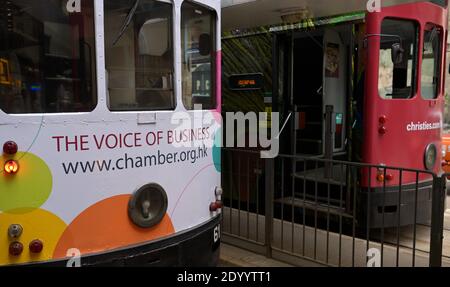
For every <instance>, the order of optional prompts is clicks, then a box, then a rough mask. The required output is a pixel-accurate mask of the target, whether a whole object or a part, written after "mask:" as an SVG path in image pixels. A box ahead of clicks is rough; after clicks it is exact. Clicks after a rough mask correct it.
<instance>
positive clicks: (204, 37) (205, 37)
mask: <svg viewBox="0 0 450 287" xmlns="http://www.w3.org/2000/svg"><path fill="white" fill-rule="evenodd" d="M198 48H199V51H200V55H202V56H207V55H209V54H211V36H210V35H209V34H201V35H200V38H199V39H198Z"/></svg>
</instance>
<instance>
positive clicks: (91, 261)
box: [14, 216, 221, 267]
mask: <svg viewBox="0 0 450 287" xmlns="http://www.w3.org/2000/svg"><path fill="white" fill-rule="evenodd" d="M220 219H221V216H216V217H214V218H213V219H212V220H210V221H209V222H207V223H206V224H203V225H200V226H197V227H195V228H192V229H191V230H188V231H185V232H183V233H180V234H178V235H175V236H173V237H170V238H167V239H162V240H159V241H154V242H149V243H145V244H142V245H139V246H133V247H128V248H125V249H121V250H114V251H109V252H106V253H101V254H93V255H86V256H82V257H81V265H82V266H174V267H212V266H216V265H217V264H218V262H219V252H220V240H219V241H218V242H214V237H213V232H214V228H215V227H216V226H218V225H219V224H220V222H221V221H220ZM199 251H201V252H199ZM68 260H69V259H64V260H59V261H46V262H36V263H27V264H20V265H14V266H53V267H66V265H67V261H68Z"/></svg>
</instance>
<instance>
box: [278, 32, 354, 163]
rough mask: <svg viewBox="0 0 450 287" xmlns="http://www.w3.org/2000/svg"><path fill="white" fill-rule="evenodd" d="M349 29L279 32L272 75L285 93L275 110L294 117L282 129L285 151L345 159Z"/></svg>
mask: <svg viewBox="0 0 450 287" xmlns="http://www.w3.org/2000/svg"><path fill="white" fill-rule="evenodd" d="M352 28H353V25H341V26H337V27H330V28H327V27H325V28H318V29H316V30H314V31H298V32H291V33H290V34H285V35H277V53H276V55H275V57H277V59H276V61H277V62H278V63H279V67H278V74H277V75H275V77H277V78H278V81H279V82H282V81H284V83H285V84H284V85H283V83H281V84H280V87H279V90H280V91H283V92H282V94H281V95H280V96H281V99H282V100H280V101H278V103H279V107H278V110H280V111H282V113H283V114H288V115H289V114H291V116H292V119H293V120H292V121H291V125H290V129H289V131H283V133H286V134H285V135H284V136H283V137H282V141H284V142H282V144H281V146H282V152H283V153H285V154H291V155H307V156H314V157H322V158H324V157H325V158H330V159H333V158H334V159H336V158H338V159H348V157H347V148H346V144H347V142H348V141H347V136H348V128H349V126H348V123H349V122H351V121H352V119H351V114H349V113H348V112H347V110H348V108H347V107H348V106H349V105H351V101H352V98H353V91H352V88H351V86H352V85H351V80H352V79H353V78H352V77H353V73H352V69H351V67H352V66H351V64H352V56H353V51H354V50H353V48H352V47H353V46H352V37H353V34H352ZM274 82H275V81H274ZM287 142H289V143H287Z"/></svg>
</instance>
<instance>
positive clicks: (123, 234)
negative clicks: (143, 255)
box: [53, 195, 175, 259]
mask: <svg viewBox="0 0 450 287" xmlns="http://www.w3.org/2000/svg"><path fill="white" fill-rule="evenodd" d="M130 198H131V196H130V195H119V196H115V197H112V198H109V199H106V200H103V201H101V202H98V203H97V204H95V205H93V206H91V207H89V208H88V209H86V210H85V211H84V212H83V213H81V214H80V215H79V216H78V217H77V218H75V220H74V221H73V222H72V223H71V224H70V225H69V227H68V228H67V229H66V231H65V232H64V234H63V235H62V237H61V239H60V241H59V242H58V245H57V247H56V249H55V253H54V255H53V257H54V258H55V259H61V258H65V257H67V252H68V250H71V249H74V248H75V249H78V250H79V251H80V252H81V254H82V255H84V254H92V253H98V252H105V251H108V250H112V249H117V248H123V247H125V246H130V245H135V244H139V243H144V242H148V241H151V240H155V239H159V238H161V237H165V236H169V235H171V234H173V233H175V229H174V227H173V224H172V220H171V219H170V217H169V216H168V215H166V216H165V217H164V218H163V220H162V221H161V222H160V223H159V224H158V225H156V226H155V227H152V228H139V227H137V226H136V225H135V224H133V222H132V221H131V220H130V219H129V217H128V202H129V200H130Z"/></svg>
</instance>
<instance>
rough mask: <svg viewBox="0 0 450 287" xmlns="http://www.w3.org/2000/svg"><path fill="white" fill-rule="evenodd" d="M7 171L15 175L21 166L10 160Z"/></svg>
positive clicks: (7, 163) (6, 167)
mask: <svg viewBox="0 0 450 287" xmlns="http://www.w3.org/2000/svg"><path fill="white" fill-rule="evenodd" d="M5 171H6V173H9V174H15V173H17V172H18V171H19V164H18V163H17V161H15V160H8V161H7V162H6V163H5Z"/></svg>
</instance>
